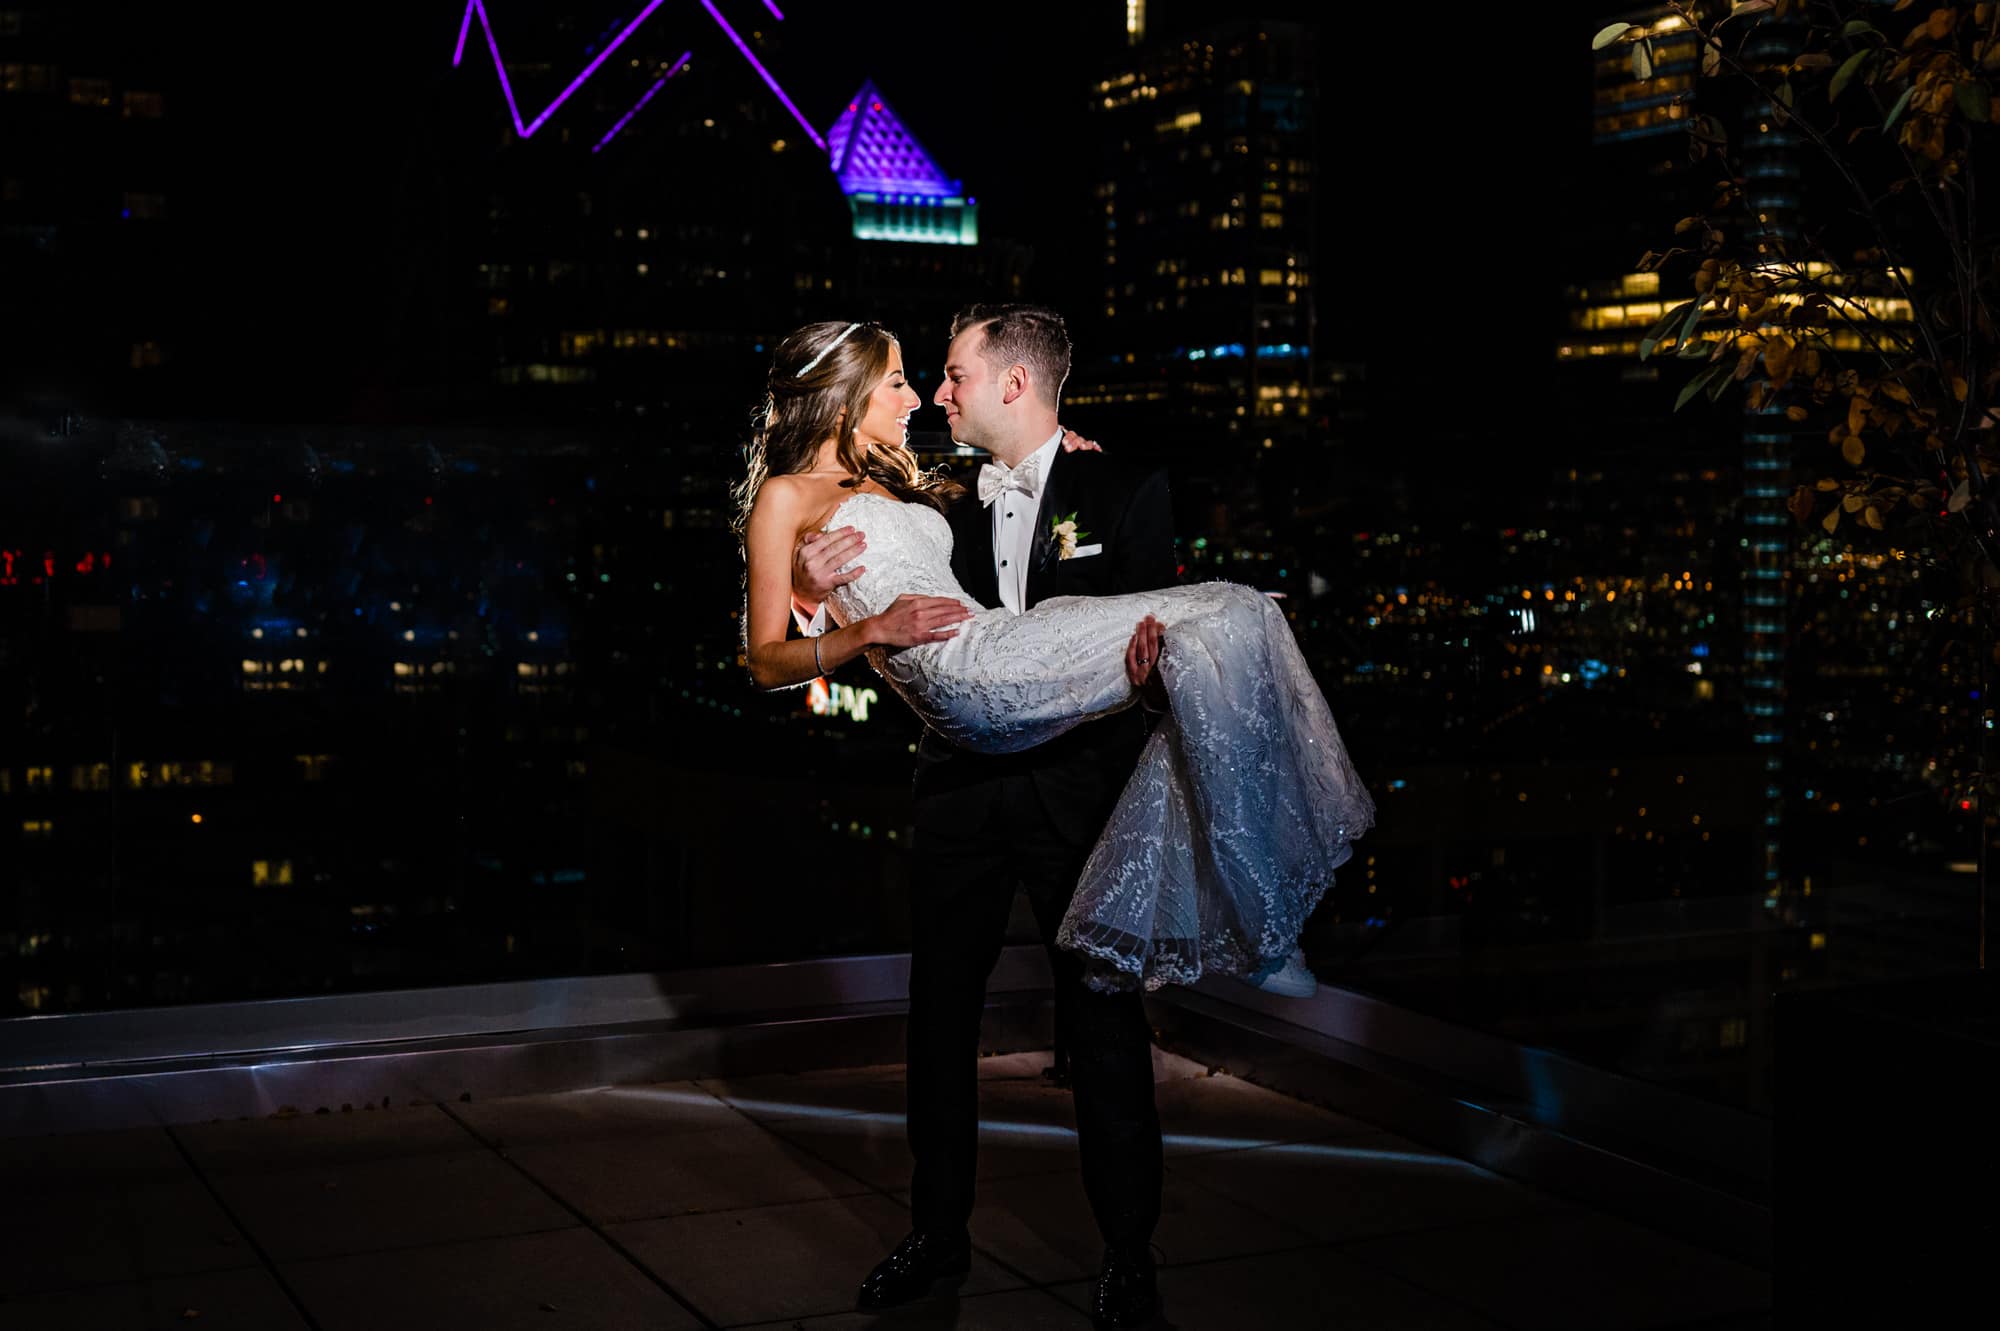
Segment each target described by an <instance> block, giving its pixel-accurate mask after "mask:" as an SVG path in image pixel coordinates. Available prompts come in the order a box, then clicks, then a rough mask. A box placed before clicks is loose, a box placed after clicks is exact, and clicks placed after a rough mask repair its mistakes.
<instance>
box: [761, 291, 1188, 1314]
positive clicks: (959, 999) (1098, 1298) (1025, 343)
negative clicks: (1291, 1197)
mask: <svg viewBox="0 0 2000 1331" xmlns="http://www.w3.org/2000/svg"><path fill="white" fill-rule="evenodd" d="M1069 364H1070V342H1069V334H1068V333H1067V331H1065V329H1064V327H1063V321H1062V317H1061V316H1060V315H1058V314H1056V313H1055V312H1054V311H1052V310H1046V309H1040V308H1037V307H1034V306H1026V305H974V306H971V307H969V308H967V309H965V310H964V311H962V312H960V314H959V315H958V317H957V318H956V319H955V320H953V322H952V329H951V346H950V349H949V350H948V351H947V352H946V354H945V368H944V381H943V382H942V383H941V384H939V385H938V391H937V395H936V402H937V404H938V405H939V406H942V407H943V408H944V409H945V417H946V420H947V422H948V423H949V425H950V428H951V434H952V437H953V438H954V439H956V440H957V441H958V442H959V443H962V444H970V445H973V446H975V447H978V448H983V449H985V450H986V451H987V452H988V453H990V454H991V455H992V458H993V461H992V462H991V463H988V464H986V465H985V466H983V467H981V468H980V475H979V488H978V497H977V498H976V499H974V498H973V497H971V496H968V497H967V498H966V499H964V500H962V501H961V502H960V503H959V504H958V505H957V507H955V508H954V509H953V510H952V512H951V513H950V514H949V515H948V516H949V520H950V523H951V529H952V537H953V549H952V560H951V563H952V572H953V573H954V574H955V575H956V576H957V578H958V581H959V584H960V585H961V586H962V587H964V588H965V590H966V591H967V593H969V594H970V595H971V596H972V597H973V598H974V599H975V600H977V601H979V602H980V603H981V604H982V605H986V606H1001V605H1004V606H1006V607H1007V608H1009V609H1011V610H1015V611H1021V610H1026V609H1029V608H1031V607H1033V606H1034V605H1036V604H1037V603H1038V602H1041V601H1044V600H1047V599H1049V598H1051V597H1056V596H1107V595H1115V594H1117V593H1121V592H1135V591H1147V590H1152V589H1155V588H1159V587H1165V586H1169V585H1171V584H1172V583H1173V581H1174V573H1175V567H1174V548H1173V523H1172V516H1171V514H1170V512H1169V509H1168V503H1167V486H1166V478H1165V474H1164V473H1163V472H1157V471H1156V472H1152V473H1151V474H1144V473H1139V472H1134V471H1132V470H1130V469H1127V468H1125V467H1122V466H1120V465H1118V464H1116V463H1114V462H1112V461H1111V460H1110V459H1108V458H1106V457H1105V456H1104V455H1103V454H1101V453H1095V452H1088V451H1085V452H1075V453H1068V452H1065V451H1064V450H1063V448H1062V439H1063V431H1062V427H1061V426H1060V425H1058V424H1057V420H1056V408H1057V403H1058V401H1059V398H1060V394H1061V391H1062V384H1063V380H1064V379H1065V378H1066V377H1068V374H1069ZM861 549H862V542H861V537H860V535H859V533H857V532H854V531H853V530H852V529H849V528H843V529H840V530H838V531H835V532H832V533H829V534H827V535H826V536H825V537H816V536H808V537H807V540H806V543H804V544H802V545H801V546H800V547H799V550H798V555H797V558H796V560H795V562H794V570H793V582H794V589H793V592H794V595H795V597H796V598H797V599H798V600H799V602H800V603H801V604H802V605H804V606H807V607H811V606H814V605H817V604H819V603H820V602H822V601H824V599H825V597H826V594H827V593H828V592H829V591H830V590H831V589H832V588H833V587H835V586H838V585H840V584H842V583H844V582H847V581H850V580H851V579H852V577H853V576H855V574H854V573H852V572H849V573H846V574H842V573H840V572H838V570H840V569H842V568H843V567H844V566H845V565H848V564H850V563H852V562H854V560H855V556H856V555H858V554H859V553H861ZM1158 657H1159V628H1158V625H1157V624H1155V623H1153V622H1151V621H1148V622H1147V623H1144V624H1142V625H1140V626H1139V629H1138V631H1137V632H1136V633H1135V634H1134V636H1133V639H1132V643H1131V645H1130V646H1129V647H1128V649H1127V652H1126V664H1127V673H1128V675H1129V676H1130V677H1131V678H1132V679H1133V681H1134V683H1135V684H1138V683H1142V682H1143V683H1146V684H1148V685H1149V686H1150V685H1153V684H1154V681H1153V680H1152V678H1151V676H1152V673H1153V672H1152V665H1153V662H1154V661H1156V660H1157V659H1158ZM994 704H995V705H996V706H1000V707H1004V706H1005V705H1006V698H1005V696H1004V695H1000V696H996V697H995V699H994ZM1146 733H1147V717H1146V715H1145V714H1143V713H1142V711H1141V709H1139V708H1136V707H1134V708H1127V709H1126V710H1124V711H1122V712H1119V713H1117V714H1115V715H1113V716H1110V717H1107V718H1104V719H1101V720H1098V721H1092V722H1088V723H1086V724H1084V725H1080V726H1078V727H1077V728H1076V729H1074V730H1072V731H1070V732H1069V733H1067V734H1065V735H1063V736H1061V737H1060V738H1057V739H1055V740H1051V741H1050V742H1049V743H1047V744H1044V745H1042V746H1041V747H1039V748H1036V749H1031V750H1029V751H1027V752H1024V753H1018V754H1009V755H1005V756H989V755H981V754H975V753H970V752H967V751H964V750H960V749H954V748H952V747H951V746H950V745H949V744H947V743H946V742H945V741H944V740H942V739H940V738H939V737H938V736H937V735H936V734H934V733H932V732H930V731H926V732H925V733H924V737H923V742H922V744H921V745H920V746H919V748H918V754H917V775H916V791H915V794H916V842H915V846H914V849H913V857H914V864H913V866H912V867H913V870H914V872H913V873H912V875H911V878H912V882H913V884H914V887H913V891H912V901H911V907H912V912H911V913H912V917H913V918H912V930H911V933H912V947H911V959H910V1016H909V1104H908V1122H909V1141H910V1151H911V1153H912V1154H913V1155H914V1156H915V1157H916V1173H915V1178H914V1180H913V1181H912V1184H911V1195H910V1210H911V1215H912V1219H913V1221H914V1223H915V1228H914V1230H913V1231H912V1232H911V1234H910V1235H909V1237H908V1238H906V1239H904V1240H903V1242H902V1243H901V1244H900V1245H899V1246H898V1247H897V1248H896V1250H895V1251H894V1252H893V1253H891V1254H890V1255H889V1256H888V1257H887V1258H886V1259H884V1260H883V1261H882V1263H881V1264H880V1265H878V1266H877V1267H876V1268H875V1269H874V1271H873V1272H871V1273H870V1274H869V1276H868V1278H867V1280H865V1281H864V1282H863V1283H862V1286H861V1295H860V1299H859V1304H858V1306H859V1307H860V1308H861V1309H862V1310H863V1311H878V1310H881V1309H884V1308H889V1307H893V1306H895V1305H897V1304H901V1303H906V1302H909V1301H910V1300H913V1299H917V1298H921V1297H923V1296H924V1295H926V1294H928V1293H929V1292H930V1291H931V1289H932V1287H933V1285H934V1284H936V1282H938V1281H940V1280H944V1279H949V1278H953V1277H960V1276H963V1275H964V1274H965V1272H966V1271H967V1270H968V1269H969V1268H970V1266H971V1260H972V1255H971V1243H970V1239H969V1236H968V1234H967V1229H966V1224H967V1221H968V1219H969V1218H970V1216H971V1214H972V1206H973V1177H974V1168H975V1161H976V1154H977V1150H978V1142H979V1121H978V1118H979V1073H978V1058H979V1021H980V1014H981V1012H982V1010H983V1009H984V1007H985V1002H986V980H987V976H988V974H989V973H990V972H991V971H992V969H993V965H994V962H995V961H996V960H997V959H998V958H999V955H1000V948H1001V944H1002V941H1003V939H1004V936H1005V933H1006V926H1007V919H1008V915H1009V914H1010V912H1011V909H1012V905H1013V898H1014V893H1015V891H1016V889H1017V888H1018V889H1020V890H1023V891H1025V892H1026V893H1027V895H1028V900H1029V903H1030V904H1031V905H1032V907H1033V909H1034V914H1035V920H1036V923H1037V925H1038V926H1039V927H1040V930H1041V935H1042V939H1043V942H1044V943H1045V944H1046V945H1047V946H1048V949H1049V959H1050V965H1051V968H1052V970H1053V971H1054V978H1055V1026H1056V1043H1057V1047H1058V1049H1067V1051H1068V1056H1069V1064H1070V1068H1069V1071H1070V1080H1071V1085H1072V1088H1073V1092H1074V1094H1075V1097H1076V1120H1077V1137H1078V1145H1079V1148H1080V1151H1081V1155H1082V1165H1083V1186H1084V1191H1085V1193H1086V1194H1087V1195H1088V1197H1089V1199H1090V1207H1091V1210H1092V1212H1093V1213H1094V1214H1095V1215H1096V1218H1097V1227H1098V1229H1099V1231H1100V1232H1101V1233H1102V1234H1103V1236H1104V1244H1105V1251H1104V1266H1103V1269H1102V1272H1101V1273H1100V1275H1099V1277H1098V1283H1097V1290H1096V1295H1095V1300H1094V1305H1093V1320H1094V1321H1095V1323H1096V1325H1097V1326H1098V1327H1101V1328H1115V1327H1130V1326H1136V1325H1138V1324H1140V1323H1141V1322H1143V1321H1145V1320H1147V1319H1148V1318H1150V1317H1151V1316H1152V1314H1153V1312H1154V1309H1155V1307H1156V1304H1157V1294H1156V1291H1155V1285H1154V1276H1153V1259H1152V1251H1151V1240H1152V1235H1153V1228H1154V1225H1155V1224H1156V1223H1157V1222H1158V1220H1159V1215H1160V1180H1161V1173H1162V1168H1161V1145H1160V1120H1159V1115H1158V1112H1157V1111H1156V1109H1155V1108H1154V1104H1153V1059H1152V1034H1151V1030H1150V1028H1149V1026H1148V1023H1147V1020H1146V1014H1145V1010H1144V1008H1143V1007H1142V1006H1141V1004H1140V999H1139V995H1138V994H1137V993H1136V992H1134V993H1120V994H1105V993H1099V992H1097V991H1095V990H1091V989H1088V988H1086V987H1085V986H1084V984H1083V967H1082V964H1081V962H1080V961H1079V960H1078V958H1077V957H1076V955H1075V954H1074V953H1071V952H1068V951H1066V950H1063V949H1060V948H1057V947H1056V946H1055V937H1056V929H1057V927H1058V926H1059V925H1060V924H1061V923H1062V918H1063V914H1064V912H1065V911H1066V910H1067V909H1068V907H1069V903H1070V895H1071V893H1072V892H1073V891H1074V890H1075V888H1076V883H1077V877H1078V874H1079V872H1080V871H1081V869H1082V867H1083V862H1084V859H1085V858H1086V857H1087V856H1088V854H1089V853H1090V849H1091V846H1092V845H1093V844H1094V843H1095V842H1096V840H1097V836H1098V833H1099V832H1100V831H1102V830H1103V827H1104V824H1105V820H1106V819H1107V818H1108V817H1109V815H1110V813H1111V808H1112V806H1113V805H1114V804H1115V803H1116V802H1117V799H1118V795H1119V792H1120V791H1122V790H1123V789H1124V786H1125V783H1126V781H1127V779H1128V778H1130V777H1131V775H1132V770H1133V768H1134V766H1135V765H1136V763H1137V761H1138V756H1139V750H1140V748H1141V747H1142V745H1143V743H1144V741H1145V737H1146Z"/></svg>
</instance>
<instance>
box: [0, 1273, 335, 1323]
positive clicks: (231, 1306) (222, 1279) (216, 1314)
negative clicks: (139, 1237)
mask: <svg viewBox="0 0 2000 1331" xmlns="http://www.w3.org/2000/svg"><path fill="white" fill-rule="evenodd" d="M195 1326H198V1327H200V1328H202V1331H305V1327H306V1323H305V1321H304V1320H303V1319H302V1318H300V1316H299V1314H298V1310H297V1309H295V1308H294V1307H293V1306H292V1304H291V1301H290V1300H289V1299H287V1298H286V1297H285V1293H284V1291H283V1290H281V1289H279V1288H278V1282H277V1281H275V1280H273V1279H272V1278H271V1273H270V1272H269V1271H266V1270H264V1269H263V1268H262V1267H257V1268H254V1269H251V1270H245V1271H209V1272H203V1273H202V1274H199V1275H184V1276H165V1277H161V1278H159V1279H156V1280H146V1281H140V1282H136V1283H132V1284H124V1285H103V1286H98V1287H96V1288H93V1289H80V1290H66V1291H63V1292H61V1293H55V1294H38V1295H30V1296H27V1297H13V1298H5V1299H0V1331H167V1329H168V1328H172V1329H173V1331H186V1328H188V1327H195Z"/></svg>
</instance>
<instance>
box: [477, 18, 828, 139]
mask: <svg viewBox="0 0 2000 1331" xmlns="http://www.w3.org/2000/svg"><path fill="white" fill-rule="evenodd" d="M666 2H667V0H651V3H650V4H648V5H647V6H646V7H645V8H644V9H642V10H640V11H639V17H637V18H635V19H633V20H632V21H631V22H630V23H627V24H626V25H625V27H624V28H623V29H622V30H621V31H620V32H619V34H618V35H617V36H616V37H613V38H612V39H611V42H610V44H609V45H608V46H606V47H605V48H604V49H603V50H602V51H599V52H598V53H597V58H596V59H595V60H592V61H591V62H590V63H589V64H587V65H585V66H584V67H583V72H582V73H581V74H578V75H577V76H576V77H575V78H573V79H571V80H570V83H569V86H568V87H567V88H564V89H563V90H562V91H561V92H559V93H557V94H556V99H555V100H554V101H553V102H550V103H549V104H548V106H546V107H545V108H543V110H542V113H541V114H540V115H538V116H536V117H535V118H534V119H533V120H532V121H530V122H528V123H527V124H526V125H523V124H522V123H521V108H520V107H519V106H518V105H517V104H516V103H515V101H514V85H513V84H511V83H509V82H508V81H507V66H506V65H505V64H504V63H503V62H502V61H501V59H500V44H499V43H498V42H496V41H495V40H494V39H493V21H492V20H491V19H489V18H488V17H487V16H486V4H485V0H466V6H465V17H464V18H463V19H461V20H459V25H458V49H456V50H455V51H453V52H452V53H451V63H452V66H453V67H454V68H456V67H457V66H458V64H459V62H460V61H461V60H463V59H464V58H465V39H466V37H467V36H468V35H469V34H470V33H471V31H472V16H473V14H474V13H475V12H477V13H478V15H479V26H480V27H481V28H483V29H485V31H486V49H487V50H488V51H490V52H491V53H492V55H493V69H494V72H495V73H497V74H499V75H500V91H501V93H502V94H503V95H504V96H505V97H506V98H507V110H508V112H509V113H511V114H512V115H513V117H514V132H515V133H516V134H519V135H520V136H521V137H522V138H524V139H525V138H527V137H528V136H529V135H531V134H533V133H534V132H535V131H536V130H538V129H540V128H541V127H542V125H543V124H544V123H545V122H546V121H547V120H548V118H549V117H550V116H552V115H554V114H555V110H556V108H557V107H559V106H561V105H562V104H563V103H564V102H566V101H568V100H569V99H570V96H571V94H573V93H575V92H576V90H577V89H578V88H581V87H582V86H583V85H584V83H585V81H587V80H588V79H589V78H590V76H591V75H592V74H595V73H596V72H597V70H598V67H599V66H600V65H602V64H603V63H604V62H605V61H606V60H608V59H609V58H610V57H611V53H612V52H613V51H615V50H617V49H618V47H619V46H620V45H621V44H622V43H623V42H624V40H625V39H626V38H627V37H630V36H631V35H632V33H633V32H634V30H636V29H637V28H638V26H639V25H640V24H641V23H644V22H645V21H646V20H647V18H648V17H650V16H651V15H652V12H653V11H654V10H656V9H658V8H659V7H660V6H661V5H663V4H665V3H666ZM702 2H703V3H704V4H706V3H707V0H702ZM708 12H709V13H711V14H714V13H715V11H714V10H713V9H710V10H709V11H708ZM716 21H717V22H718V23H720V22H721V21H722V16H721V15H719V14H717V15H716ZM723 26H724V27H725V28H727V27H728V25H727V24H724V25H723ZM729 35H730V36H731V37H734V36H735V35H736V34H735V33H733V32H732V33H730V34H729ZM742 44H743V43H742V42H740V41H739V42H737V45H738V46H741V45H742ZM744 54H745V55H748V54H749V52H748V51H745V52H744ZM751 63H753V64H754V63H756V62H755V61H754V60H753V61H752V62H751ZM765 82H767V83H770V77H769V76H768V75H766V76H765ZM777 86H778V85H777V84H775V83H772V84H771V87H772V88H773V89H775V88H776V87H777ZM651 95H652V94H651V93H648V94H647V96H651ZM778 95H779V96H780V97H783V96H784V94H783V93H779V94H778ZM642 105H643V103H642ZM785 105H787V106H790V105H791V102H790V101H789V100H787V101H786V103H785ZM792 114H793V115H797V114H798V112H797V110H796V109H795V110H794V111H793V112H792ZM627 118H628V119H629V118H630V117H627ZM621 123H622V122H621ZM613 133H616V131H615V130H614V131H613ZM600 146H602V145H600Z"/></svg>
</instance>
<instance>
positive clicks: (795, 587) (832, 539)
mask: <svg viewBox="0 0 2000 1331" xmlns="http://www.w3.org/2000/svg"><path fill="white" fill-rule="evenodd" d="M867 548H868V542H867V540H866V539H865V538H864V537H863V536H862V535H861V532H860V530H859V529H858V528H854V527H835V528H834V529H833V530H832V531H825V532H820V531H809V532H807V533H806V534H805V535H804V536H802V537H800V538H799V544H798V547H797V548H796V549H794V550H793V551H792V596H793V597H794V598H795V599H796V600H797V601H798V603H799V604H800V605H802V606H804V607H806V608H807V609H812V608H814V607H817V606H818V605H819V604H820V603H821V602H822V601H824V600H826V598H827V593H829V592H831V591H832V590H833V589H834V588H835V587H845V586H846V585H847V584H848V583H850V582H853V581H854V580H855V579H856V578H858V577H860V576H861V575H862V574H863V573H866V572H867V571H868V570H867V569H866V568H865V567H862V566H861V565H858V564H857V565H855V567H853V568H851V569H848V570H847V571H846V572H845V573H842V572H841V571H840V568H841V566H842V565H843V564H847V563H851V562H852V561H853V560H855V559H856V558H858V557H859V556H860V554H861V552H862V551H863V550H866V549H867Z"/></svg>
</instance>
